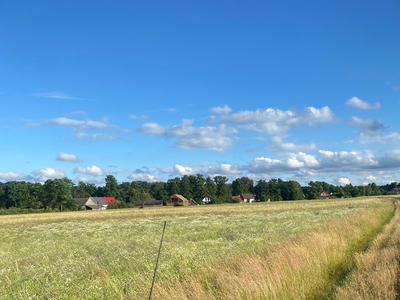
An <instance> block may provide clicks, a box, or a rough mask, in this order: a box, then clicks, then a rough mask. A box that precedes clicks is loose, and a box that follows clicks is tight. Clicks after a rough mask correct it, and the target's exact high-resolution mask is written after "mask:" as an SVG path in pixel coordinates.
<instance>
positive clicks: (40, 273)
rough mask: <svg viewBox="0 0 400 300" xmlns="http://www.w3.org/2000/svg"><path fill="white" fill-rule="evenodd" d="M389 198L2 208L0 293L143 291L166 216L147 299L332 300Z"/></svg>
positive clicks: (387, 211)
mask: <svg viewBox="0 0 400 300" xmlns="http://www.w3.org/2000/svg"><path fill="white" fill-rule="evenodd" d="M395 199H396V198H393V197H392V198H391V197H369V198H357V199H339V200H323V201H293V202H278V203H251V204H232V205H214V206H213V205H210V206H195V207H194V206H192V207H159V208H144V209H125V210H107V211H82V212H64V213H54V214H32V215H12V216H0V236H1V243H0V291H1V292H0V299H147V298H148V296H149V291H150V287H151V281H152V277H153V271H154V267H155V261H156V258H157V253H158V247H159V242H160V238H161V233H162V228H163V225H164V221H167V226H166V231H165V236H164V243H163V247H162V250H161V257H160V262H159V268H158V271H157V277H156V283H155V287H154V291H153V299H332V298H334V297H335V293H336V291H337V290H338V288H340V287H341V286H344V285H345V283H346V278H348V277H349V278H350V276H348V275H350V274H352V273H354V270H356V268H357V263H356V260H355V258H354V257H355V255H356V254H357V253H362V252H364V251H366V250H367V249H368V246H369V245H370V243H371V242H372V241H373V240H374V238H375V237H376V236H377V235H378V234H379V233H380V232H381V231H382V229H383V228H384V226H385V224H387V223H389V222H390V220H391V219H392V217H393V216H394V214H395V208H396V206H395V205H394V202H395ZM341 295H344V293H343V292H342V294H341Z"/></svg>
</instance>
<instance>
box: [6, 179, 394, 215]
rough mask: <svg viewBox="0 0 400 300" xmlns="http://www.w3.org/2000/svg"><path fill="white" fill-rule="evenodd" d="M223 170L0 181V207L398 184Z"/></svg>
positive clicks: (361, 189)
mask: <svg viewBox="0 0 400 300" xmlns="http://www.w3.org/2000/svg"><path fill="white" fill-rule="evenodd" d="M228 181H229V180H228V178H227V177H226V176H215V177H212V178H211V177H204V176H203V175H201V174H197V175H184V176H182V177H175V178H172V179H169V180H168V181H167V182H162V181H158V182H147V181H132V182H122V183H118V181H117V180H116V178H115V177H114V176H113V175H107V176H106V178H105V185H104V186H96V185H95V184H92V183H85V182H82V181H81V182H79V183H77V184H75V183H74V182H73V181H72V180H70V179H68V178H61V179H48V180H46V181H45V182H44V183H43V184H42V183H37V182H36V183H32V182H25V181H9V182H6V183H2V182H0V209H10V208H19V209H31V210H78V209H79V208H80V207H79V206H78V204H77V203H76V202H75V201H74V198H84V197H90V196H96V197H103V196H110V197H115V198H116V199H117V200H118V201H117V202H116V203H115V204H113V205H112V206H111V207H130V206H133V204H134V203H135V202H138V201H146V200H150V199H157V200H164V201H167V200H168V199H169V197H170V196H171V195H173V194H181V195H183V196H184V197H185V198H187V199H194V200H195V201H196V202H197V203H198V204H202V199H203V198H204V197H205V196H208V197H210V198H211V203H212V204H220V203H227V202H232V201H235V200H232V199H233V198H232V196H235V195H240V194H254V195H255V197H256V199H257V200H258V201H285V200H302V199H319V198H320V197H321V193H322V192H327V193H329V194H330V195H332V197H336V198H342V197H346V198H349V197H359V196H375V195H386V194H390V191H391V190H392V189H393V188H396V187H398V186H400V184H399V185H398V184H397V183H396V182H393V183H391V184H386V185H384V186H378V185H376V184H375V183H370V184H368V185H365V186H364V185H362V186H353V185H351V184H349V185H346V186H344V187H342V186H334V185H331V184H328V183H326V182H324V181H311V182H309V184H308V185H307V186H301V185H300V184H299V183H298V182H297V181H294V180H288V181H284V180H282V179H271V180H269V181H266V180H259V181H257V182H256V183H254V181H253V180H252V179H250V178H248V177H241V178H237V179H235V180H233V181H232V182H231V183H229V182H228Z"/></svg>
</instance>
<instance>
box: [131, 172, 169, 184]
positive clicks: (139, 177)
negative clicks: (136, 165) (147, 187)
mask: <svg viewBox="0 0 400 300" xmlns="http://www.w3.org/2000/svg"><path fill="white" fill-rule="evenodd" d="M128 179H131V180H134V181H147V182H155V181H161V180H162V178H160V177H156V176H153V175H150V174H147V173H134V174H131V175H129V176H128Z"/></svg>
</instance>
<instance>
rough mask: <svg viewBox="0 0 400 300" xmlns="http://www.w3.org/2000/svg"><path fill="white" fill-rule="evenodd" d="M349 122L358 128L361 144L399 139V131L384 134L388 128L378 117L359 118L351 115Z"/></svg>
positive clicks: (390, 141) (388, 142) (385, 142)
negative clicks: (372, 118) (373, 118)
mask: <svg viewBox="0 0 400 300" xmlns="http://www.w3.org/2000/svg"><path fill="white" fill-rule="evenodd" d="M349 124H350V125H351V126H355V127H357V128H358V129H359V132H358V134H359V138H360V143H362V144H369V143H380V144H390V143H395V142H398V141H400V132H396V131H395V132H392V133H388V134H385V131H386V130H387V129H388V128H387V127H385V126H384V124H383V122H382V121H381V120H379V119H375V120H371V119H360V118H357V117H354V116H353V117H352V118H351V120H350V122H349Z"/></svg>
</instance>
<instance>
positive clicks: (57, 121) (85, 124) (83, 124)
mask: <svg viewBox="0 0 400 300" xmlns="http://www.w3.org/2000/svg"><path fill="white" fill-rule="evenodd" d="M27 125H28V126H29V127H38V126H51V125H60V126H64V127H68V128H72V129H74V130H82V129H88V128H91V129H102V128H107V127H110V126H111V125H110V124H108V120H106V119H103V120H101V121H93V120H90V119H88V120H75V119H71V118H66V117H59V118H53V119H49V120H46V121H44V122H43V123H28V124H27Z"/></svg>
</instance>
